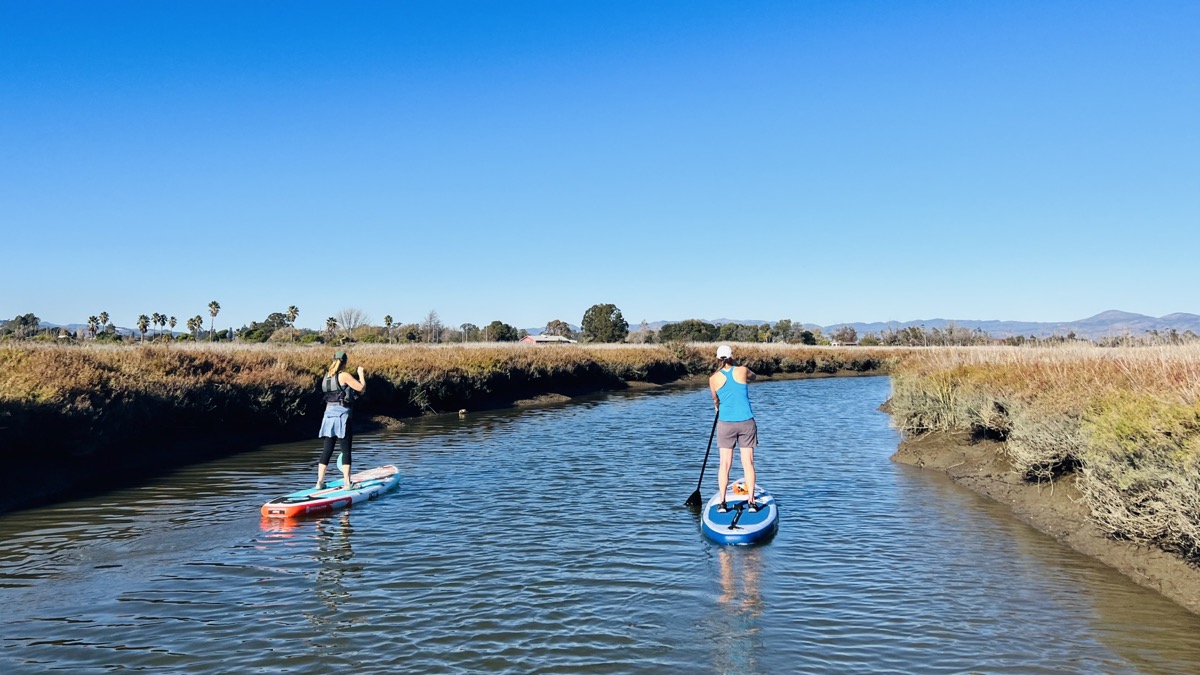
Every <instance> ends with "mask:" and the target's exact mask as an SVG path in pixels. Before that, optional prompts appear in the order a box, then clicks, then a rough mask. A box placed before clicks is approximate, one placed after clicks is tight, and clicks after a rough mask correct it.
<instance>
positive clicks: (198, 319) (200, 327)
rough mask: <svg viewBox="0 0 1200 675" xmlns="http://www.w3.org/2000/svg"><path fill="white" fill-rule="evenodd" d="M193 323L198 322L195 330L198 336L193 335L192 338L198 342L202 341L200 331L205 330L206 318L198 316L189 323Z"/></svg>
mask: <svg viewBox="0 0 1200 675" xmlns="http://www.w3.org/2000/svg"><path fill="white" fill-rule="evenodd" d="M192 321H195V322H196V327H195V328H194V329H193V330H194V331H195V332H196V334H195V335H193V336H192V337H194V338H195V339H196V340H199V339H200V331H202V330H204V317H202V316H200V315H199V314H197V315H196V316H193V317H192V318H191V319H190V320H189V321H188V323H191V322H192Z"/></svg>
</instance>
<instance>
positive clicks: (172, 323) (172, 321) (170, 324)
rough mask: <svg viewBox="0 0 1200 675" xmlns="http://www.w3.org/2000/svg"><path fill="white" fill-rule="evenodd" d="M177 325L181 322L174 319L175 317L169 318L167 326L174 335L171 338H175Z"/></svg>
mask: <svg viewBox="0 0 1200 675" xmlns="http://www.w3.org/2000/svg"><path fill="white" fill-rule="evenodd" d="M177 323H179V322H178V321H176V320H175V317H173V316H169V317H167V325H168V326H170V327H171V333H172V336H171V337H174V333H175V324H177Z"/></svg>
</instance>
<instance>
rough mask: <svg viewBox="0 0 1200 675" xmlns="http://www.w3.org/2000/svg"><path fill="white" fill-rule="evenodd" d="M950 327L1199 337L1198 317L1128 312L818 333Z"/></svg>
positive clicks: (1008, 332) (1001, 332) (997, 334)
mask: <svg viewBox="0 0 1200 675" xmlns="http://www.w3.org/2000/svg"><path fill="white" fill-rule="evenodd" d="M950 324H954V325H955V326H958V327H959V328H966V329H967V330H975V329H976V328H978V329H979V330H981V331H983V332H985V333H987V334H988V335H990V336H991V337H994V338H1006V337H1014V336H1017V335H1025V336H1030V335H1032V336H1035V337H1039V338H1042V337H1051V336H1054V335H1064V336H1065V335H1067V334H1069V333H1074V334H1075V335H1076V336H1078V337H1082V338H1088V339H1091V340H1097V339H1100V338H1104V337H1119V336H1123V335H1144V334H1146V332H1147V331H1152V330H1156V331H1159V332H1168V331H1170V330H1171V329H1175V330H1176V331H1178V332H1180V333H1183V332H1185V331H1189V330H1190V331H1192V332H1193V333H1196V334H1197V335H1200V315H1197V314H1186V313H1181V312H1179V313H1175V314H1168V315H1166V316H1162V317H1158V318H1155V317H1152V316H1146V315H1145V314H1133V313H1131V312H1121V311H1117V310H1109V311H1107V312H1101V313H1099V314H1097V315H1095V316H1090V317H1088V318H1086V319H1079V320H1078V321H1063V322H1059V323H1053V322H1049V323H1048V322H1036V321H994V320H978V319H957V320H951V319H924V320H918V321H887V322H884V321H876V322H874V323H839V324H833V325H831V326H822V330H823V331H825V332H826V333H828V332H829V331H830V330H836V329H838V328H840V327H842V326H851V327H853V328H854V330H855V331H857V332H858V334H859V336H860V337H861V336H862V335H865V334H867V333H875V334H879V333H883V332H885V331H889V330H892V331H895V330H900V329H902V328H908V327H910V326H917V327H923V328H924V330H932V329H934V328H937V329H938V330H945V329H946V326H948V325H950Z"/></svg>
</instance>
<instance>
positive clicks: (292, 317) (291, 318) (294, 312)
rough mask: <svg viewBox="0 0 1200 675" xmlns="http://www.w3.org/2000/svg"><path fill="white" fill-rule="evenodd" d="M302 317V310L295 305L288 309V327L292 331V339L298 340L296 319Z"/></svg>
mask: <svg viewBox="0 0 1200 675" xmlns="http://www.w3.org/2000/svg"><path fill="white" fill-rule="evenodd" d="M298 316H300V310H299V309H297V307H296V306H295V305H291V306H289V307H288V311H287V320H288V327H290V328H291V329H292V339H293V340H295V339H296V317H298Z"/></svg>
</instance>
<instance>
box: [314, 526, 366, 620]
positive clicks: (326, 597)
mask: <svg viewBox="0 0 1200 675" xmlns="http://www.w3.org/2000/svg"><path fill="white" fill-rule="evenodd" d="M353 535H354V527H353V526H351V524H350V511H348V510H343V511H340V512H338V513H337V514H334V515H332V516H329V517H326V518H322V519H321V520H319V521H317V534H316V544H317V548H316V555H315V558H316V561H317V563H318V567H317V576H316V580H315V583H314V591H315V592H316V594H317V597H318V598H320V599H321V602H322V603H324V605H325V607H327V608H328V609H329V610H330V611H331V612H332V611H336V610H337V608H338V605H339V604H341V603H342V602H344V601H346V600H349V599H350V597H351V593H350V588H351V586H352V585H353V584H352V583H347V581H348V579H347V577H350V578H351V579H352V578H353V577H354V576H355V575H356V574H357V573H358V572H361V571H362V566H361V565H351V564H350V561H351V560H353V559H354V548H353V547H352V546H351V545H350V540H351V538H352V537H353ZM314 622H315V623H320V621H318V620H315V619H314Z"/></svg>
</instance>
